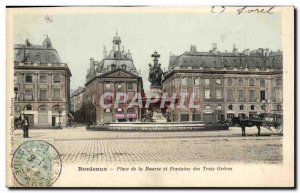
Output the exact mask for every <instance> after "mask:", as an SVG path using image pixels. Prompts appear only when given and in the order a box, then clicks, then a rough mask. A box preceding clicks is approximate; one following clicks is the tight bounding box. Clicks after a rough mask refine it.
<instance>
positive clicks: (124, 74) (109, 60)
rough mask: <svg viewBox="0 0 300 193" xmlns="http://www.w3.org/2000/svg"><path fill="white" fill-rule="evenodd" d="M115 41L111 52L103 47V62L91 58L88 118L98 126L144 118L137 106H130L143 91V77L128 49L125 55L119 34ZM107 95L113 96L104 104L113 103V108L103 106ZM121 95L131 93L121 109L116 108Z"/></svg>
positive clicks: (88, 74) (86, 89)
mask: <svg viewBox="0 0 300 193" xmlns="http://www.w3.org/2000/svg"><path fill="white" fill-rule="evenodd" d="M112 42H113V47H112V50H111V51H110V52H107V51H106V49H105V47H104V51H103V59H102V60H101V61H100V62H98V61H95V60H94V59H93V58H91V59H90V68H89V69H88V70H87V75H86V83H85V105H86V110H87V111H86V117H87V121H88V122H92V123H96V124H102V123H108V122H116V121H119V122H121V121H136V120H140V119H141V109H139V108H138V106H133V107H131V108H128V106H129V103H130V102H131V99H133V97H134V95H135V94H136V93H142V92H143V83H142V77H141V76H140V73H139V72H138V71H137V69H136V67H135V65H134V63H133V59H132V55H131V53H130V52H129V50H128V52H125V51H124V47H123V49H122V50H121V38H120V37H119V36H118V35H117V34H116V35H115V36H114V37H113V41H112ZM105 93H112V96H111V97H110V96H108V97H105V98H104V104H107V105H109V104H110V105H111V108H104V107H103V106H101V105H100V99H101V96H102V95H103V94H105ZM118 93H126V94H128V100H125V101H124V100H121V102H122V103H121V104H120V105H119V106H114V103H115V100H116V95H117V94H118Z"/></svg>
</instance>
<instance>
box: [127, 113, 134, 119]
mask: <svg viewBox="0 0 300 193" xmlns="http://www.w3.org/2000/svg"><path fill="white" fill-rule="evenodd" d="M127 118H128V119H136V114H127Z"/></svg>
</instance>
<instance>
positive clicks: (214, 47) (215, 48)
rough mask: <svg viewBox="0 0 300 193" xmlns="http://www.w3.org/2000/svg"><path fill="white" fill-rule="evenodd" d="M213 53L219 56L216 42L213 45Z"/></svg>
mask: <svg viewBox="0 0 300 193" xmlns="http://www.w3.org/2000/svg"><path fill="white" fill-rule="evenodd" d="M211 52H212V53H213V54H215V55H217V54H218V48H217V44H216V43H214V42H213V43H212V50H211Z"/></svg>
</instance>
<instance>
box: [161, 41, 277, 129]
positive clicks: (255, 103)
mask: <svg viewBox="0 0 300 193" xmlns="http://www.w3.org/2000/svg"><path fill="white" fill-rule="evenodd" d="M163 91H164V92H167V93H169V95H171V94H172V93H177V97H178V98H180V97H179V94H180V93H187V95H188V97H191V95H192V93H194V98H195V100H194V105H199V106H198V107H199V108H189V105H186V106H185V108H175V109H174V110H172V109H170V114H171V119H172V121H203V122H204V123H207V124H209V123H215V122H217V121H219V120H224V119H231V118H232V117H233V116H238V115H240V114H245V115H246V116H249V117H253V116H255V115H258V114H260V113H274V112H275V111H281V110H282V52H281V51H276V52H272V51H269V50H268V49H258V50H253V51H250V50H244V51H243V52H238V50H237V48H236V47H235V46H234V48H233V50H232V52H219V51H218V50H217V46H216V44H214V45H213V48H212V50H210V51H209V52H198V51H197V49H196V46H195V45H192V46H191V49H190V51H186V52H184V53H183V54H181V55H179V56H175V55H171V56H170V58H169V67H168V71H167V72H166V74H165V78H164V80H163ZM177 105H178V104H177Z"/></svg>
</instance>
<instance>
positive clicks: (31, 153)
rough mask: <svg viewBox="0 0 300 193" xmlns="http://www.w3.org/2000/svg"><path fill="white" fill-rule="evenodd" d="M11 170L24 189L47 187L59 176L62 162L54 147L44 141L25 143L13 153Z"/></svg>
mask: <svg viewBox="0 0 300 193" xmlns="http://www.w3.org/2000/svg"><path fill="white" fill-rule="evenodd" d="M12 169H13V173H14V177H15V179H16V181H17V182H18V183H19V184H20V185H22V186H25V187H48V186H51V185H52V184H53V183H54V182H55V181H56V180H57V179H58V177H59V176H60V173H61V170H62V161H61V158H60V155H59V153H58V151H57V150H56V149H55V147H54V146H53V145H51V144H49V143H47V142H45V141H41V140H32V141H31V140H30V141H25V142H24V143H23V144H21V145H20V146H19V147H18V148H17V149H16V151H15V153H14V156H13V159H12Z"/></svg>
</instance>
